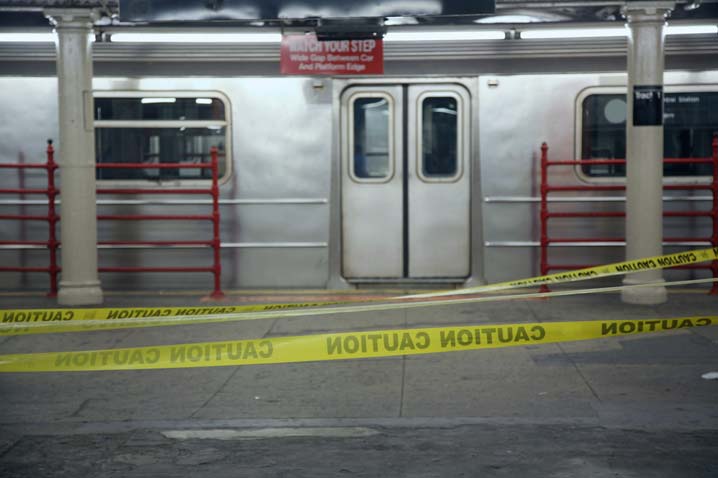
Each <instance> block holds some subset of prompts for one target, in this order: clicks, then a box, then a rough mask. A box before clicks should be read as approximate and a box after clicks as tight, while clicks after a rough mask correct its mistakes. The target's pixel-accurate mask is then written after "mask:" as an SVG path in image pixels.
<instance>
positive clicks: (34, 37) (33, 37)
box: [0, 32, 56, 43]
mask: <svg viewBox="0 0 718 478" xmlns="http://www.w3.org/2000/svg"><path fill="white" fill-rule="evenodd" d="M55 38H56V37H55V34H54V33H53V32H47V33H11V32H2V33H0V42H18V43H54V42H55Z"/></svg>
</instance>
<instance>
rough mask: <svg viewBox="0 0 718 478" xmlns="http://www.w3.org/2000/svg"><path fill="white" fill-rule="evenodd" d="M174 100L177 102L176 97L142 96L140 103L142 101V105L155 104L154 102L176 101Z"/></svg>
mask: <svg viewBox="0 0 718 478" xmlns="http://www.w3.org/2000/svg"><path fill="white" fill-rule="evenodd" d="M176 102H177V98H162V97H160V98H142V100H140V103H142V104H143V105H151V104H155V103H176Z"/></svg>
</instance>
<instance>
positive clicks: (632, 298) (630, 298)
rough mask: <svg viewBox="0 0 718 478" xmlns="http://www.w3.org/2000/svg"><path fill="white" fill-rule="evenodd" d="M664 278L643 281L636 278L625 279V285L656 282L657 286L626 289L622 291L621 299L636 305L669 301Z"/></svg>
mask: <svg viewBox="0 0 718 478" xmlns="http://www.w3.org/2000/svg"><path fill="white" fill-rule="evenodd" d="M665 282H666V281H664V280H663V279H659V280H651V281H642V280H636V279H624V281H623V285H636V284H649V283H650V284H656V286H655V287H650V286H646V287H637V288H635V289H624V290H622V291H621V301H622V302H623V303H625V304H636V305H658V304H663V303H664V302H666V301H668V291H667V290H666V288H665V286H663V284H664V283H665Z"/></svg>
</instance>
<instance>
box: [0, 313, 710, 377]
mask: <svg viewBox="0 0 718 478" xmlns="http://www.w3.org/2000/svg"><path fill="white" fill-rule="evenodd" d="M716 324H718V316H710V317H683V318H672V319H652V320H599V321H585V322H581V321H573V322H549V323H543V322H538V323H523V324H496V325H481V326H467V325H464V326H455V327H435V328H417V329H395V330H377V331H368V332H345V333H331V334H321V335H306V336H294V337H272V338H263V339H253V340H236V341H221V342H203V343H191V344H177V345H162V346H155V347H134V348H120V349H107V350H88V351H75V352H50V353H36V354H13V355H0V372H79V371H102V370H149V369H169V368H195V367H223V366H237V365H259V364H277V363H297V362H320V361H329V360H348V359H359V358H378V357H393V356H401V355H419V354H432V353H442V352H458V351H464V350H480V349H493V348H500V347H516V346H523V345H538V344H550V343H559V342H568V341H579V340H591V339H598V338H606V337H617V336H625V335H635V334H645V333H651V332H662V331H668V330H676V329H683V328H693V327H706V326H710V325H716Z"/></svg>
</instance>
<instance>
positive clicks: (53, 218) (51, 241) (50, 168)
mask: <svg viewBox="0 0 718 478" xmlns="http://www.w3.org/2000/svg"><path fill="white" fill-rule="evenodd" d="M0 169H18V170H20V169H43V170H45V172H46V173H47V187H46V188H44V189H36V188H34V189H30V188H25V187H24V185H23V187H20V188H4V189H0V194H21V195H23V194H33V195H44V196H47V215H30V214H3V215H0V220H6V221H47V224H48V239H47V241H26V240H18V241H12V240H7V241H0V245H3V246H45V247H47V249H48V251H49V253H50V257H49V265H48V267H26V266H18V267H11V266H0V272H45V273H48V274H50V292H49V293H48V296H49V297H55V296H56V295H57V274H58V272H59V271H60V269H59V268H58V266H57V248H58V246H59V245H60V243H59V242H58V241H57V235H56V234H57V233H56V231H55V229H56V228H55V226H56V225H57V221H58V220H59V217H58V215H57V214H56V212H55V198H56V197H57V195H58V194H59V192H60V191H58V190H57V189H56V188H55V170H56V169H57V163H55V150H54V148H53V147H52V140H48V141H47V161H46V162H45V163H0Z"/></svg>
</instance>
